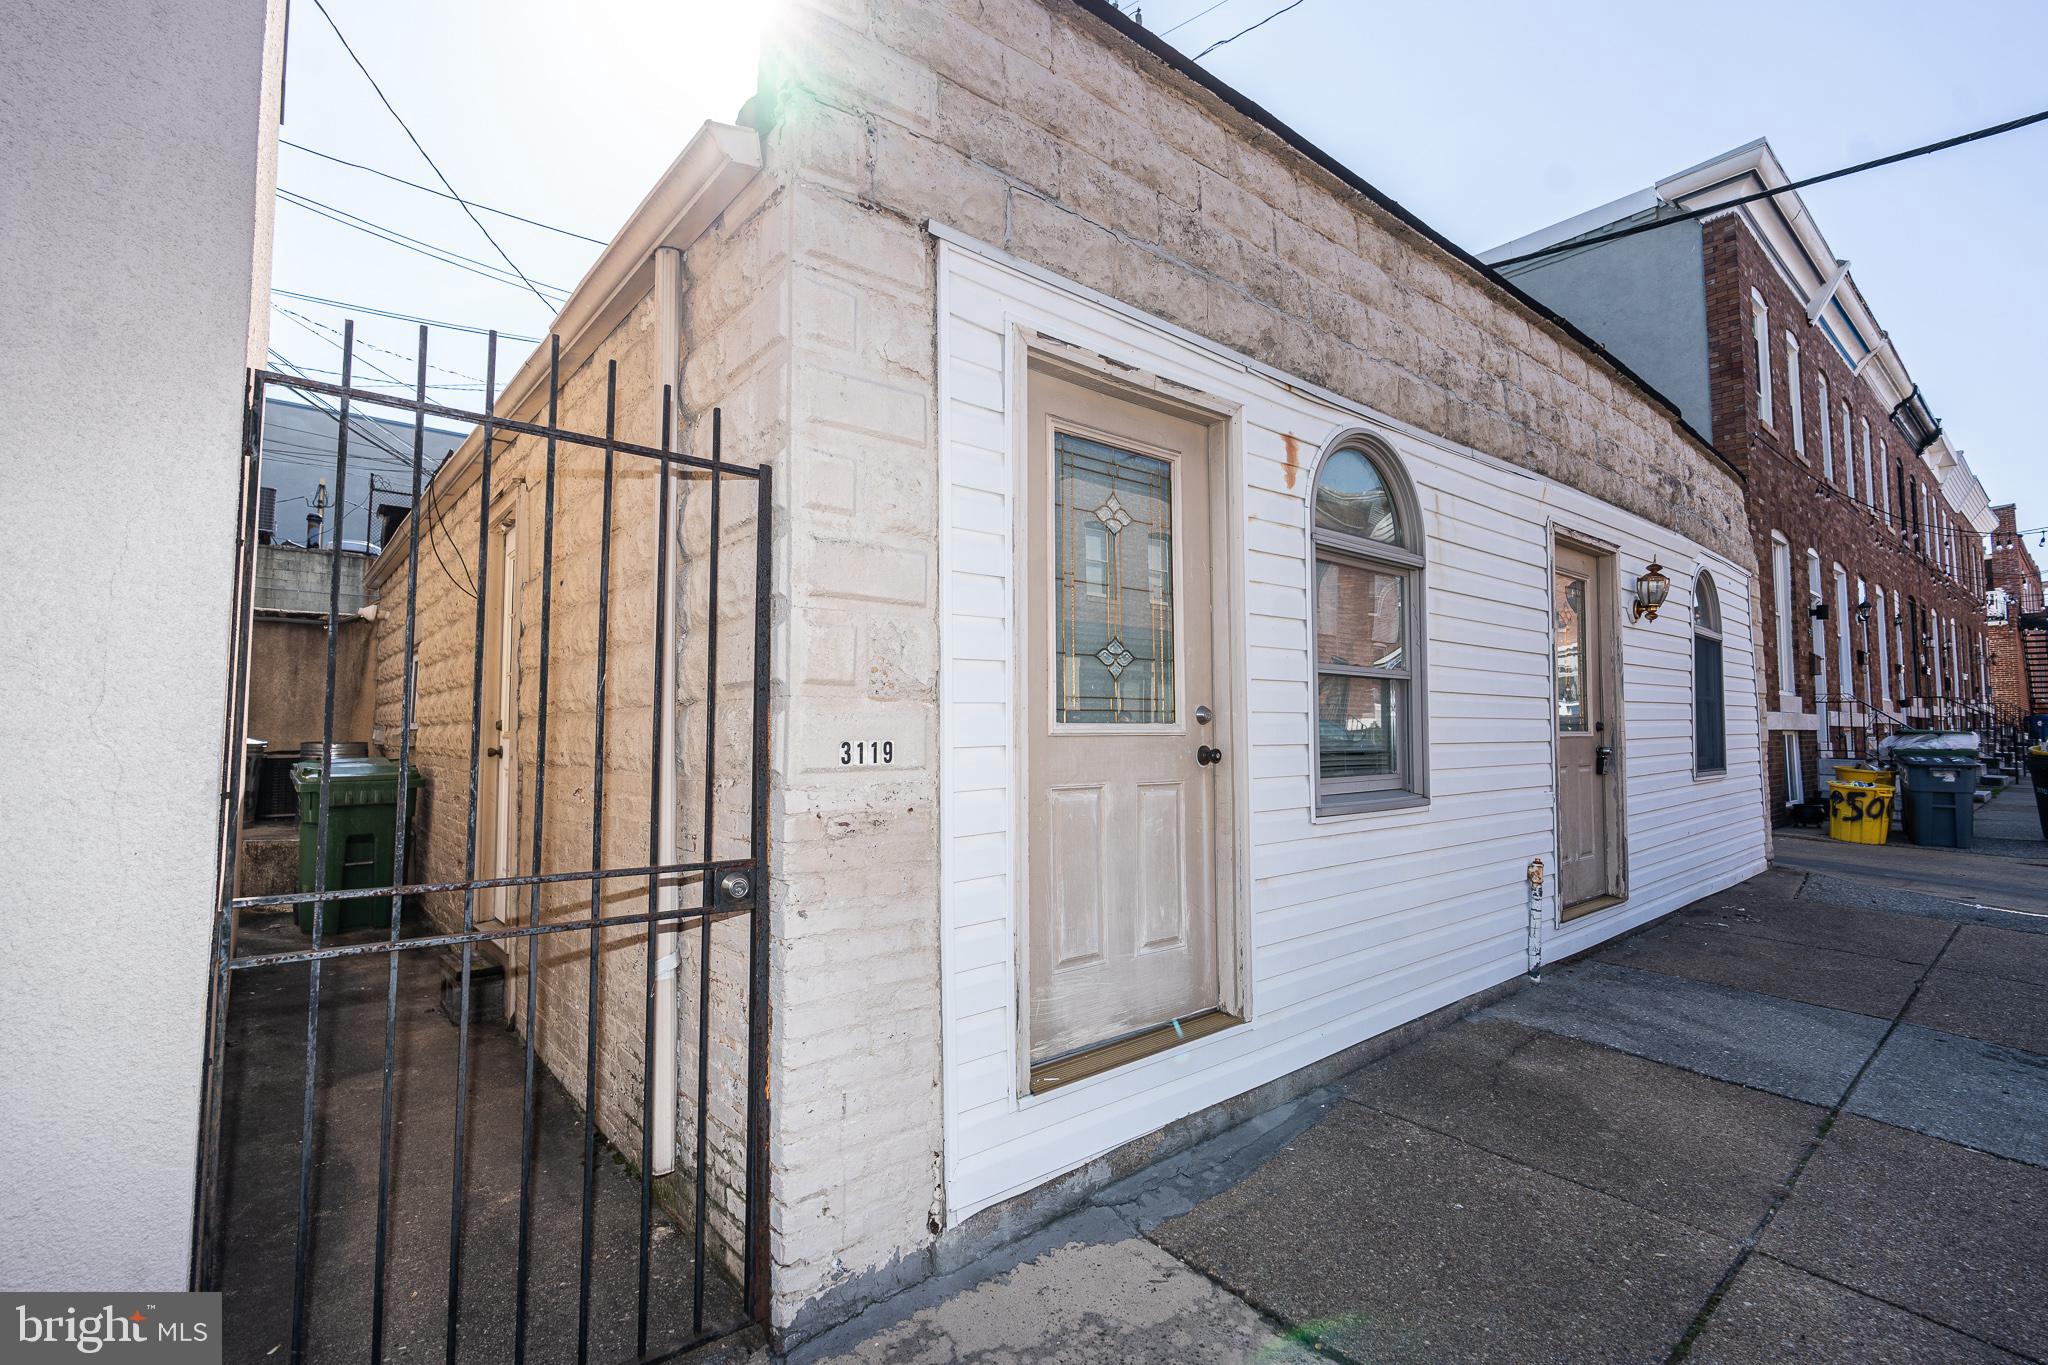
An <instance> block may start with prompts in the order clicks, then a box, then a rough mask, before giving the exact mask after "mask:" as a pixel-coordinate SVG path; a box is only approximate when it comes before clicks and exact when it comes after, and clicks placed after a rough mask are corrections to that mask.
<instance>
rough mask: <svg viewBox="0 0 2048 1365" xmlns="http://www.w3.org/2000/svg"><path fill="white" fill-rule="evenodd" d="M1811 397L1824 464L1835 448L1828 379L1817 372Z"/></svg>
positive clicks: (1852, 491) (1852, 492)
mask: <svg viewBox="0 0 2048 1365" xmlns="http://www.w3.org/2000/svg"><path fill="white" fill-rule="evenodd" d="M1813 396H1814V411H1815V412H1816V413H1818V414H1819V416H1820V450H1821V459H1822V461H1823V462H1826V461H1827V460H1828V459H1830V458H1832V457H1831V456H1829V454H1828V452H1829V451H1831V450H1833V449H1834V448H1835V429H1834V427H1833V426H1832V425H1831V424H1830V422H1829V419H1828V377H1827V376H1826V375H1825V374H1821V373H1819V372H1818V371H1817V370H1816V372H1815V374H1814V376H1813ZM1854 495H1855V494H1854V490H1851V494H1850V496H1852V497H1853V496H1854Z"/></svg>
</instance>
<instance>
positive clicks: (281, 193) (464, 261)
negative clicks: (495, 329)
mask: <svg viewBox="0 0 2048 1365" xmlns="http://www.w3.org/2000/svg"><path fill="white" fill-rule="evenodd" d="M277 197H278V198H279V199H281V200H283V201H284V202H285V203H287V204H290V205H291V206H292V207H294V208H300V209H304V210H306V211H307V212H308V213H311V214H315V215H317V216H318V217H321V218H325V219H327V220H329V221H330V222H335V223H339V224H341V225H342V226H343V227H347V228H354V229H355V230H356V231H357V232H362V233H367V234H368V235H370V236H372V237H375V238H376V239H377V240H379V241H381V242H389V243H391V245H393V246H395V247H401V248H403V249H404V250H406V251H410V252H413V253H414V254H416V255H420V256H425V257H426V258H427V259H428V260H430V261H438V262H439V263H440V264H442V265H452V266H454V267H455V268H456V269H457V270H465V271H468V272H469V273H470V274H472V275H480V276H482V277H483V278H484V279H487V280H490V281H491V282H492V283H494V284H506V285H511V286H512V287H513V288H514V289H517V288H518V287H519V286H520V285H521V284H524V285H525V286H526V287H527V288H529V289H534V288H535V286H534V283H533V281H531V280H528V279H526V278H525V277H524V276H521V277H520V278H519V279H517V280H514V279H512V278H510V277H509V276H507V275H506V273H505V272H504V271H502V270H500V269H498V268H497V267H496V266H494V265H486V264H484V263H483V262H481V261H478V260H476V259H475V258H474V257H471V256H464V255H462V253H460V252H457V251H450V250H449V249H448V248H447V247H444V246H435V245H434V244H433V243H432V242H422V241H420V240H419V239H418V238H416V237H408V236H406V235H405V234H404V233H402V232H397V231H395V230H393V229H391V228H387V227H384V226H382V225H381V224H377V223H372V222H370V221H369V220H368V219H366V218H357V217H356V216H355V215H354V214H352V213H349V212H347V211H346V210H343V209H337V208H334V207H332V206H330V205H327V204H323V203H321V202H320V201H319V200H317V199H308V198H306V197H305V196H304V195H302V194H295V193H293V192H292V191H291V190H286V189H280V190H278V191H277ZM548 288H550V289H555V290H557V292H560V290H559V286H556V285H549V286H548ZM537 292H538V291H537V290H536V293H537ZM543 301H544V302H549V303H550V307H551V308H559V307H560V306H561V305H560V304H559V303H554V302H552V301H549V300H543Z"/></svg>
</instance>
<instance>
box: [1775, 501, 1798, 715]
mask: <svg viewBox="0 0 2048 1365" xmlns="http://www.w3.org/2000/svg"><path fill="white" fill-rule="evenodd" d="M1771 592H1772V595H1773V601H1774V605H1775V606H1776V607H1777V611H1776V613H1775V614H1776V616H1777V618H1778V623H1777V624H1778V692H1779V695H1780V698H1781V700H1780V701H1779V704H1778V709H1779V710H1784V709H1785V705H1784V702H1783V700H1782V698H1783V697H1796V696H1798V694H1799V674H1798V671H1797V669H1798V660H1796V659H1794V658H1793V657H1792V650H1793V643H1792V639H1793V635H1792V542H1791V541H1789V540H1787V539H1785V537H1784V536H1782V535H1780V534H1779V533H1778V532H1776V531H1773V532H1771Z"/></svg>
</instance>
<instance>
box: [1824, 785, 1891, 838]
mask: <svg viewBox="0 0 2048 1365" xmlns="http://www.w3.org/2000/svg"><path fill="white" fill-rule="evenodd" d="M1891 832H1892V789H1891V788H1890V787H1889V786H1883V787H1880V786H1876V785H1874V784H1871V783H1865V782H1843V781H1839V780H1837V781H1834V782H1830V783H1828V837H1829V838H1831V839H1840V840H1841V841H1842V842H1843V843H1845V844H1881V843H1883V842H1884V841H1885V839H1886V838H1887V837H1888V836H1889V835H1890V834H1891Z"/></svg>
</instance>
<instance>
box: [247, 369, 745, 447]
mask: <svg viewBox="0 0 2048 1365" xmlns="http://www.w3.org/2000/svg"><path fill="white" fill-rule="evenodd" d="M492 335H493V336H495V335H496V333H492ZM263 374H264V376H265V377H266V378H269V379H272V380H275V381H277V382H279V383H285V384H289V385H290V386H291V387H293V388H295V389H298V390H299V391H301V392H303V393H318V394H324V395H326V396H328V397H330V398H339V397H342V396H343V386H341V385H337V384H329V383H326V382H325V381H323V380H318V379H307V378H304V377H302V376H300V375H295V374H281V373H277V372H274V371H270V370H265V371H263ZM347 397H348V398H349V399H350V401H352V402H356V403H368V404H373V405H376V406H381V407H388V408H403V409H405V410H406V411H407V412H411V411H413V410H414V409H415V407H416V406H417V405H416V404H415V403H414V402H413V400H412V399H410V398H401V397H399V396H398V395H396V394H392V393H381V392H379V391H377V390H375V389H348V390H347ZM487 406H488V405H487ZM425 412H426V413H427V415H428V416H430V417H448V418H453V419H454V420H456V421H458V422H474V423H482V422H484V421H486V420H488V421H489V422H490V424H491V425H492V426H493V427H495V428H496V429H497V430H499V431H501V432H505V433H507V434H509V435H513V436H540V437H548V436H552V437H553V438H554V439H555V440H558V441H560V442H562V443H563V444H565V445H577V446H589V447H591V448H592V449H594V450H602V449H603V448H604V444H605V442H604V438H603V437H602V436H596V435H592V434H589V433H586V432H578V431H568V430H564V429H561V428H558V427H552V426H549V425H547V424H545V423H541V422H527V421H522V420H520V419H519V418H516V417H503V416H489V417H487V415H486V413H483V412H473V411H471V410H470V409H468V408H451V407H449V406H447V405H446V404H443V403H428V404H427V405H426V407H425ZM612 448H613V449H614V450H616V451H618V453H619V454H621V455H639V456H642V457H644V458H646V459H649V460H654V461H656V462H658V463H661V464H666V465H673V466H676V467H677V468H681V469H693V470H697V471H700V472H702V473H706V474H731V475H733V476H734V477H735V478H742V479H751V478H754V477H756V476H757V475H758V474H759V473H760V470H759V468H757V467H755V466H752V465H737V464H735V465H717V464H715V463H714V462H713V461H711V460H707V459H705V458H704V457H703V456H701V455H684V454H682V453H680V452H678V451H673V450H662V449H660V448H659V447H656V446H643V445H635V444H634V443H633V442H631V441H616V442H614V443H613V446H612Z"/></svg>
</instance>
